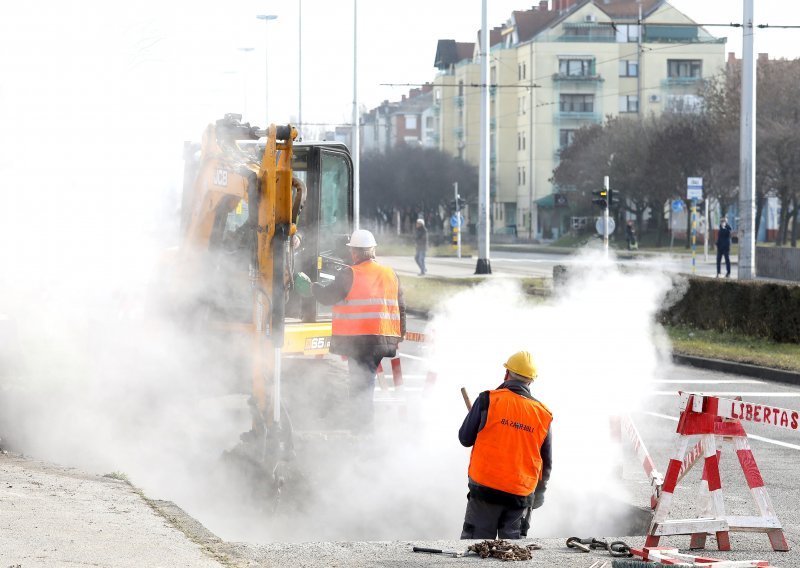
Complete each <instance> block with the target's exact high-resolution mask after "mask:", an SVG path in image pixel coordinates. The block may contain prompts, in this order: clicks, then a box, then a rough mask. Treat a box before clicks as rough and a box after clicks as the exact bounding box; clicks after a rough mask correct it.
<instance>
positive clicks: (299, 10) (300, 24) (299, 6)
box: [297, 0, 303, 131]
mask: <svg viewBox="0 0 800 568" xmlns="http://www.w3.org/2000/svg"><path fill="white" fill-rule="evenodd" d="M297 127H298V129H300V130H301V131H302V128H303V0H299V1H298V2H297Z"/></svg>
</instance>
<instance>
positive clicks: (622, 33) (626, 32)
mask: <svg viewBox="0 0 800 568" xmlns="http://www.w3.org/2000/svg"><path fill="white" fill-rule="evenodd" d="M616 29H617V43H627V42H637V41H639V25H638V24H622V25H621V24H617V26H616Z"/></svg>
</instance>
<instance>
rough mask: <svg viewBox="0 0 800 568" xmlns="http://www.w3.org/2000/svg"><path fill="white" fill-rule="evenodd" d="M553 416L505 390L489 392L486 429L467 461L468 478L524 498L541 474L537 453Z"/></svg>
mask: <svg viewBox="0 0 800 568" xmlns="http://www.w3.org/2000/svg"><path fill="white" fill-rule="evenodd" d="M552 420H553V415H552V414H550V411H549V410H547V407H545V406H544V405H543V404H542V403H540V402H538V401H536V400H531V399H529V398H525V397H523V396H521V395H518V394H515V393H513V392H511V391H510V390H508V389H499V390H493V391H489V411H488V413H487V415H486V425H485V426H484V427H483V429H482V430H481V431H480V432H478V437H477V438H476V439H475V445H474V446H473V447H472V455H471V456H470V459H469V477H470V479H472V480H473V481H475V482H476V483H479V484H481V485H483V486H485V487H491V488H492V489H497V490H499V491H504V492H506V493H511V494H513V495H520V496H523V497H527V496H528V495H530V494H531V493H533V491H534V490H535V489H536V485H537V484H538V483H539V479H540V477H541V474H542V456H541V453H540V449H541V447H542V442H544V439H545V437H547V431H548V429H549V428H550V423H551V422H552Z"/></svg>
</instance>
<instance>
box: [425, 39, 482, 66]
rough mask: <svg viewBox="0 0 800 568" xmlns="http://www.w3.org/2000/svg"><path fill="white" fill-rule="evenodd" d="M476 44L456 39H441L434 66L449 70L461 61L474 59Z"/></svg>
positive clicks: (437, 47)
mask: <svg viewBox="0 0 800 568" xmlns="http://www.w3.org/2000/svg"><path fill="white" fill-rule="evenodd" d="M474 50H475V43H473V42H463V41H456V40H454V39H440V40H439V43H438V44H437V46H436V59H435V60H434V62H433V66H434V67H436V68H437V69H447V68H448V67H450V66H451V65H455V64H456V63H458V62H459V61H464V60H465V59H472V53H473V51H474Z"/></svg>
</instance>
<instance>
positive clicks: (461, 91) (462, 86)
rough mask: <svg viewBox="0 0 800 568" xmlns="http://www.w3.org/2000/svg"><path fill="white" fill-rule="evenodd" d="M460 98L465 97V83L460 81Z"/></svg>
mask: <svg viewBox="0 0 800 568" xmlns="http://www.w3.org/2000/svg"><path fill="white" fill-rule="evenodd" d="M458 96H459V97H463V96H464V81H459V82H458Z"/></svg>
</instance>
